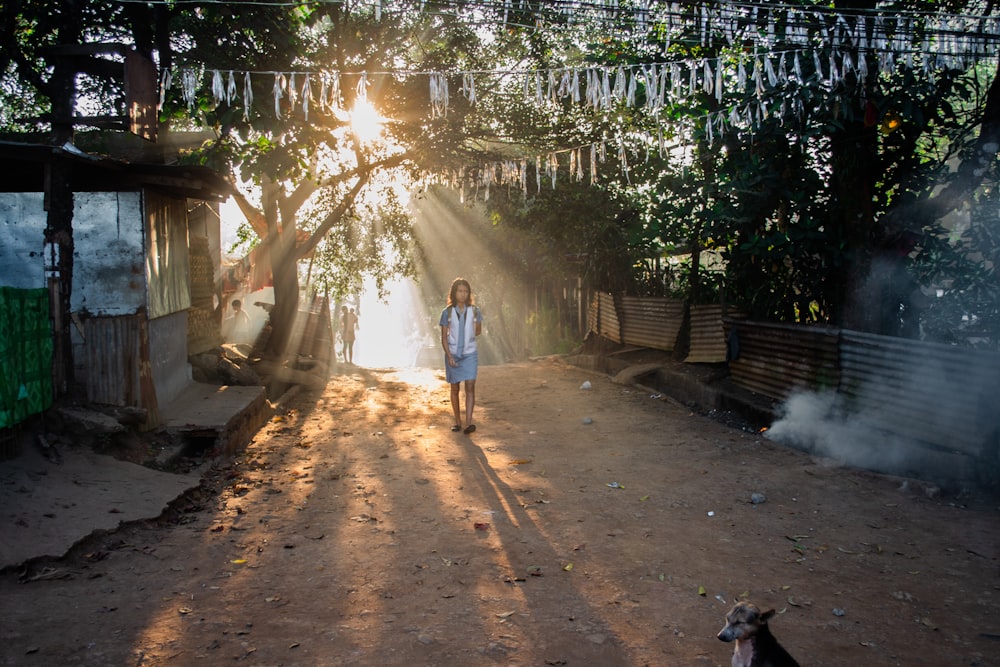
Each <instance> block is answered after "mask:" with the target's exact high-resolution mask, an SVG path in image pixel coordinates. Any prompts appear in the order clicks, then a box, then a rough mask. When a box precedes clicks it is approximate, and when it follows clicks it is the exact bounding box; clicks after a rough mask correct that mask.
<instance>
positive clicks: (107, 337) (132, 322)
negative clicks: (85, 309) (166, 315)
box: [80, 315, 141, 407]
mask: <svg viewBox="0 0 1000 667" xmlns="http://www.w3.org/2000/svg"><path fill="white" fill-rule="evenodd" d="M139 317H140V316H139V315H126V316H121V317H88V318H84V319H82V320H81V323H82V325H83V327H82V329H83V339H84V340H83V368H82V369H80V370H81V371H82V373H81V375H82V376H83V377H82V380H83V382H84V384H85V386H86V388H87V400H89V401H92V402H94V403H103V404H105V405H118V406H136V407H141V392H140V389H139V330H140V326H139Z"/></svg>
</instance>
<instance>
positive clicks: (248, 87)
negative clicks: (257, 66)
mask: <svg viewBox="0 0 1000 667" xmlns="http://www.w3.org/2000/svg"><path fill="white" fill-rule="evenodd" d="M252 106H253V84H252V83H251V82H250V72H244V73H243V120H246V121H248V120H250V107H252Z"/></svg>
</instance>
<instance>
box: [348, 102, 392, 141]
mask: <svg viewBox="0 0 1000 667" xmlns="http://www.w3.org/2000/svg"><path fill="white" fill-rule="evenodd" d="M384 121H385V119H384V118H383V117H382V115H381V114H379V112H378V110H376V109H375V107H373V106H372V104H371V102H369V101H368V100H358V101H357V102H355V104H354V108H353V109H351V130H352V131H353V132H354V136H356V137H357V138H358V141H360V142H361V143H367V142H369V141H374V140H376V139H378V137H379V135H380V134H382V123H383V122H384Z"/></svg>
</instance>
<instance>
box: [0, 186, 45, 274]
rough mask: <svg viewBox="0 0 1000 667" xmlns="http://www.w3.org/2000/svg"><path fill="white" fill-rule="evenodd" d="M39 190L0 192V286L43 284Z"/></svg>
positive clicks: (43, 228) (42, 220)
mask: <svg viewBox="0 0 1000 667" xmlns="http://www.w3.org/2000/svg"><path fill="white" fill-rule="evenodd" d="M45 215H46V214H45V210H44V209H43V208H42V195H41V193H33V192H28V193H20V192H2V193H0V287H17V288H20V289H34V288H38V287H45V271H44V264H43V262H42V245H43V244H42V232H43V231H44V230H45Z"/></svg>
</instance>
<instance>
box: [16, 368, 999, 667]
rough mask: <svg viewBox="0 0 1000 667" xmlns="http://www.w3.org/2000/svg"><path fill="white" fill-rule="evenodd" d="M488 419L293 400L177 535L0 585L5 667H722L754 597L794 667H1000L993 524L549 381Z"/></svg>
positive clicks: (569, 374)
mask: <svg viewBox="0 0 1000 667" xmlns="http://www.w3.org/2000/svg"><path fill="white" fill-rule="evenodd" d="M588 380H589V381H590V382H591V383H592V389H590V390H584V389H581V384H582V383H583V382H584V381H588ZM479 399H480V403H479V407H478V408H477V419H478V422H479V430H478V431H477V432H476V433H475V434H474V435H473V436H471V437H470V436H465V435H462V434H454V433H451V432H450V431H449V429H448V426H449V425H450V419H449V415H450V408H449V406H448V403H447V391H446V387H445V385H444V384H443V381H442V379H441V376H440V374H435V373H431V372H424V373H422V374H421V373H419V372H414V373H411V374H399V373H383V372H376V371H367V370H364V369H355V371H354V372H353V374H349V375H343V376H338V377H334V378H333V379H332V381H331V383H330V385H329V387H328V389H327V390H326V392H325V393H324V394H323V395H322V396H320V395H318V394H311V395H310V394H303V395H300V396H299V397H298V399H297V404H296V405H294V406H293V409H291V410H290V411H289V412H288V414H286V415H284V416H282V417H280V418H277V419H276V420H274V421H272V422H271V423H270V424H269V425H268V426H267V427H265V428H264V429H263V431H262V432H261V433H260V434H259V435H258V436H257V438H256V439H255V441H254V442H253V443H252V444H251V445H250V446H249V447H248V449H247V451H246V452H245V453H244V454H243V455H241V456H240V457H239V458H238V459H237V460H236V461H234V462H233V463H232V465H231V466H229V467H224V468H219V469H217V470H216V471H215V472H214V473H213V474H212V475H211V476H210V478H209V479H208V480H207V482H206V488H205V490H204V491H203V492H201V493H200V494H195V495H193V496H191V497H190V498H188V499H187V500H186V502H185V503H184V505H183V506H182V507H179V508H177V511H176V512H173V513H171V515H170V517H168V519H169V520H166V519H165V520H164V521H161V522H159V523H153V524H141V525H135V526H130V527H128V528H125V529H122V530H120V531H118V532H116V533H114V534H110V535H107V536H104V537H103V538H99V539H93V540H90V541H88V543H86V544H84V545H81V547H80V548H79V549H77V550H75V552H74V553H73V554H71V556H69V557H67V558H65V559H62V560H60V561H53V562H50V563H35V564H33V566H32V567H31V568H30V569H29V570H28V571H27V572H25V573H21V578H22V579H27V578H35V580H34V581H31V582H30V583H20V582H19V575H18V573H8V574H6V575H4V576H3V577H2V578H0V663H2V664H4V665H45V666H48V665H55V664H62V665H102V666H104V665H129V666H131V665H223V664H246V665H364V666H368V665H446V666H447V665H463V666H467V665H491V664H502V665H580V666H593V665H630V666H631V665H635V666H638V665H677V666H681V665H729V661H730V654H731V649H732V647H731V645H728V644H723V643H721V642H719V641H718V640H717V639H716V638H715V633H716V632H717V631H718V630H719V628H720V627H721V625H722V622H723V615H724V613H725V611H726V609H727V607H728V601H730V600H732V599H733V598H734V597H737V596H745V597H749V598H751V599H752V600H754V601H756V602H757V603H758V604H759V605H761V606H765V607H775V608H777V609H778V610H779V612H780V613H779V615H778V616H777V617H776V618H775V620H774V621H773V622H772V627H773V629H774V632H775V634H776V635H777V636H778V638H779V640H781V642H782V643H783V644H784V645H785V646H786V648H788V650H789V651H790V652H791V653H792V654H793V655H794V656H796V657H797V658H798V660H799V661H800V662H801V663H802V664H803V665H814V666H821V665H852V664H855V665H906V666H907V667H918V666H921V665H926V666H928V667H931V666H933V667H941V666H942V665H968V666H973V665H978V666H983V667H985V666H986V665H990V664H996V663H995V655H996V653H997V651H998V649H1000V641H998V638H1000V621H998V620H997V619H998V618H1000V613H998V612H1000V576H998V575H1000V568H998V552H1000V521H998V518H1000V512H998V511H997V508H996V507H981V506H975V505H973V504H972V503H971V502H970V506H966V505H963V504H961V503H960V502H959V501H955V500H954V499H947V498H945V499H939V498H928V497H926V496H925V495H924V494H923V493H922V492H921V488H920V486H919V485H916V484H910V485H908V486H907V487H906V488H901V483H900V480H898V479H892V478H887V477H882V476H877V475H871V474H866V473H860V472H856V471H851V470H844V469H840V468H836V467H833V466H830V465H827V464H825V463H824V462H822V461H816V460H814V459H813V458H811V457H810V456H808V455H806V454H803V453H801V452H797V451H793V450H788V449H785V448H783V447H780V446H778V445H775V444H773V443H771V442H769V441H767V440H766V439H764V438H762V437H761V436H760V435H759V434H756V433H751V432H747V431H743V430H740V429H734V428H731V427H727V426H724V425H722V424H719V423H717V422H714V421H712V420H710V419H708V418H705V417H703V416H700V415H695V414H692V413H691V412H690V411H689V410H687V409H685V408H682V407H680V406H679V405H677V404H675V403H673V402H670V401H665V400H662V399H659V398H658V397H655V396H651V395H650V394H649V393H648V392H645V391H643V390H641V389H637V388H629V387H624V386H621V385H616V384H613V383H612V382H611V381H610V380H608V379H607V378H606V377H603V376H600V375H596V374H594V373H591V372H587V371H583V370H580V369H577V368H574V367H571V366H566V365H564V364H563V363H561V362H560V361H558V360H554V359H552V360H544V361H540V362H533V363H526V364H514V365H507V366H489V367H484V368H482V369H480V379H479ZM588 419H589V420H591V421H592V423H589V424H588V423H585V421H586V420H588ZM754 493H757V494H763V496H764V498H763V502H758V503H753V502H751V496H752V494H754ZM756 499H757V500H758V501H760V500H762V498H761V497H757V498H756ZM724 601H726V602H725V603H724Z"/></svg>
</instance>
